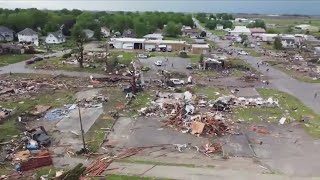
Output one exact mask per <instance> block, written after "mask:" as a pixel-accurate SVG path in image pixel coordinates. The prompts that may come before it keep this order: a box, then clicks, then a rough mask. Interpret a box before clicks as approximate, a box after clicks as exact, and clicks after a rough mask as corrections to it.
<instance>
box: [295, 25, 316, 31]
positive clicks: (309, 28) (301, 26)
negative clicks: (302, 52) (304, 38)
mask: <svg viewBox="0 0 320 180" xmlns="http://www.w3.org/2000/svg"><path fill="white" fill-rule="evenodd" d="M294 28H295V29H300V30H304V31H311V32H317V31H319V28H318V27H316V26H311V25H309V24H300V25H297V26H295V27H294Z"/></svg>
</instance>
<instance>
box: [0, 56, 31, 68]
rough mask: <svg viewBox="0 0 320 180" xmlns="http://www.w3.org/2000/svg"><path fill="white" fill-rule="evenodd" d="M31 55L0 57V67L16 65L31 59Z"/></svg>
mask: <svg viewBox="0 0 320 180" xmlns="http://www.w3.org/2000/svg"><path fill="white" fill-rule="evenodd" d="M33 56H34V55H33V54H7V55H0V67H1V66H6V65H9V64H14V63H18V62H21V61H25V60H28V59H30V58H32V57H33Z"/></svg>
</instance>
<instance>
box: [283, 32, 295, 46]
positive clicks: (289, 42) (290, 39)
mask: <svg viewBox="0 0 320 180" xmlns="http://www.w3.org/2000/svg"><path fill="white" fill-rule="evenodd" d="M295 42H296V41H295V37H294V36H293V35H287V36H282V37H281V43H282V47H283V48H286V49H288V48H295V47H296V43H295Z"/></svg>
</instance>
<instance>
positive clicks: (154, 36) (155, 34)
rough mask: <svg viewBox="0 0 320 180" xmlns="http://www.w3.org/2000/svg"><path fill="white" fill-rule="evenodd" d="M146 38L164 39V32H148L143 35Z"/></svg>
mask: <svg viewBox="0 0 320 180" xmlns="http://www.w3.org/2000/svg"><path fill="white" fill-rule="evenodd" d="M143 37H144V38H145V39H146V40H162V39H163V36H162V34H157V33H154V34H147V35H145V36H143Z"/></svg>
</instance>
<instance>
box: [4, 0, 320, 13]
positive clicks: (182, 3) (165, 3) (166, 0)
mask: <svg viewBox="0 0 320 180" xmlns="http://www.w3.org/2000/svg"><path fill="white" fill-rule="evenodd" d="M0 7H1V8H10V9H14V8H32V7H33V8H39V9H63V8H67V9H81V10H100V11H101V10H102V11H176V12H212V13H214V12H227V13H262V14H271V13H273V14H310V15H314V14H318V15H319V14H320V1H319V0H162V1H159V0H127V1H125V0H98V1H97V0H20V1H17V0H0Z"/></svg>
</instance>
